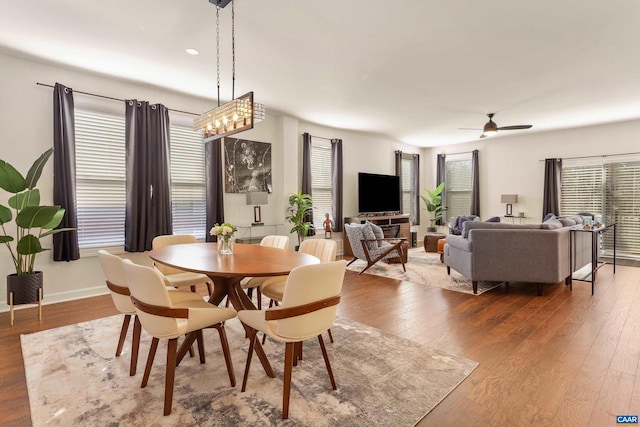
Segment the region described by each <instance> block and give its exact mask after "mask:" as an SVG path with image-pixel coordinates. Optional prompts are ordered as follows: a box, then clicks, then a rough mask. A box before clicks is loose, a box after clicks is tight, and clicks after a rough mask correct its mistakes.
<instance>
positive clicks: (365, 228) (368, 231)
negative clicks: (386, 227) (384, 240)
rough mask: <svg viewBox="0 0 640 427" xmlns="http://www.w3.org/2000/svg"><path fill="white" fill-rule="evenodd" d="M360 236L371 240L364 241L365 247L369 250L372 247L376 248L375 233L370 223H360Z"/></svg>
mask: <svg viewBox="0 0 640 427" xmlns="http://www.w3.org/2000/svg"><path fill="white" fill-rule="evenodd" d="M361 227H362V236H363V237H364V238H365V240H372V241H371V242H369V241H367V242H365V244H366V245H367V248H368V249H369V250H372V249H377V248H378V242H377V241H375V240H376V235H375V234H374V232H373V229H372V228H371V225H370V223H366V222H365V223H364V224H362V226H361Z"/></svg>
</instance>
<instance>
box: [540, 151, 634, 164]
mask: <svg viewBox="0 0 640 427" xmlns="http://www.w3.org/2000/svg"><path fill="white" fill-rule="evenodd" d="M631 154H640V151H634V152H632V153H618V154H600V155H597V156H576V157H552V159H562V160H574V159H593V158H595V157H614V156H630V155H631ZM545 160H547V159H540V160H538V161H539V162H544V161H545Z"/></svg>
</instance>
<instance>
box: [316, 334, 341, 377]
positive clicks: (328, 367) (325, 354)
mask: <svg viewBox="0 0 640 427" xmlns="http://www.w3.org/2000/svg"><path fill="white" fill-rule="evenodd" d="M318 342H319V343H320V348H321V349H322V357H324V364H325V365H327V372H328V373H329V380H330V381H331V387H333V389H334V390H337V389H338V386H337V385H336V380H335V378H333V371H332V370H331V363H329V356H328V355H327V348H326V347H325V345H324V340H323V339H322V335H318Z"/></svg>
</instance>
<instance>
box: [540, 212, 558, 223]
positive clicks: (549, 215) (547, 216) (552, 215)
mask: <svg viewBox="0 0 640 427" xmlns="http://www.w3.org/2000/svg"><path fill="white" fill-rule="evenodd" d="M555 218H556V216H555V215H554V214H552V213H551V212H549V213H548V214H546V215H545V216H544V218H542V222H545V221H546V220H548V219H555Z"/></svg>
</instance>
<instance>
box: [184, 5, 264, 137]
mask: <svg viewBox="0 0 640 427" xmlns="http://www.w3.org/2000/svg"><path fill="white" fill-rule="evenodd" d="M210 3H213V4H215V6H216V65H217V68H216V70H217V71H216V73H217V74H216V76H217V82H218V106H217V107H216V108H214V109H213V110H210V111H207V112H206V113H204V114H203V115H201V116H200V117H198V118H196V119H194V121H193V130H202V131H203V132H204V138H205V139H204V140H205V142H208V141H213V140H215V139H219V138H222V137H224V136H228V135H233V134H234V133H238V132H242V131H245V130H249V129H253V124H254V123H255V122H259V121H262V120H264V118H265V108H264V105H262V104H258V103H254V102H253V92H249V93H247V94H244V95H242V96H240V97H238V98H236V97H235V82H236V43H235V7H234V2H233V0H231V9H232V10H231V52H232V76H233V79H232V81H231V101H229V102H227V103H226V104H224V105H220V9H222V8H224V7H225V6H226V5H227V4H229V1H228V0H216V1H215V2H212V1H211V0H210Z"/></svg>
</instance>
